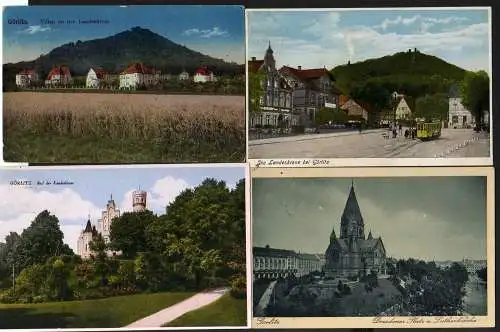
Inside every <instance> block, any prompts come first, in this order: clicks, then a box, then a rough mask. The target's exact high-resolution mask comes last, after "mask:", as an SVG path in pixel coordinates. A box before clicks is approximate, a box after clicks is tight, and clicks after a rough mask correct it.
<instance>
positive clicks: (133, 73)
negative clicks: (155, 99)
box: [120, 62, 157, 89]
mask: <svg viewBox="0 0 500 332" xmlns="http://www.w3.org/2000/svg"><path fill="white" fill-rule="evenodd" d="M156 81H157V75H156V74H155V72H154V70H153V69H151V68H147V67H145V66H144V65H143V64H142V63H139V62H136V63H134V64H132V65H131V66H129V67H128V68H127V69H125V70H124V71H123V72H122V73H121V74H120V89H137V88H138V87H140V86H143V85H144V86H150V85H153V84H154V83H155V82H156Z"/></svg>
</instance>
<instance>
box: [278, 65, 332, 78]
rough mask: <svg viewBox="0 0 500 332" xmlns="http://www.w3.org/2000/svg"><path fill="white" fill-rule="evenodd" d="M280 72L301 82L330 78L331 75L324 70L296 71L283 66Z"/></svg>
mask: <svg viewBox="0 0 500 332" xmlns="http://www.w3.org/2000/svg"><path fill="white" fill-rule="evenodd" d="M280 71H287V72H289V73H291V74H292V75H294V76H295V77H297V78H298V79H299V80H302V81H307V80H311V79H316V78H320V77H323V76H329V77H330V78H331V74H330V72H329V71H328V70H326V68H314V69H297V68H292V67H288V66H283V67H281V69H280Z"/></svg>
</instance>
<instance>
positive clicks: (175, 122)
mask: <svg viewBox="0 0 500 332" xmlns="http://www.w3.org/2000/svg"><path fill="white" fill-rule="evenodd" d="M3 20H4V23H3V49H4V51H3V90H4V93H3V100H4V103H3V139H4V150H3V155H4V160H5V161H7V162H30V163H42V164H46V163H51V164H53V163H57V164H75V163H76V164H88V163H105V164H117V163H205V162H214V163H216V162H244V161H245V160H246V133H245V65H244V61H245V60H244V58H245V54H244V53H245V51H244V48H245V44H244V9H243V7H241V6H55V7H47V6H39V7H26V6H24V7H7V8H6V9H5V10H4V11H3Z"/></svg>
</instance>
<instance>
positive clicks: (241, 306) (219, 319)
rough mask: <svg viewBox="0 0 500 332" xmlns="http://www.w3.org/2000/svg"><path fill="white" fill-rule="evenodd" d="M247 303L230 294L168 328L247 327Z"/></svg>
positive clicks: (174, 322)
mask: <svg viewBox="0 0 500 332" xmlns="http://www.w3.org/2000/svg"><path fill="white" fill-rule="evenodd" d="M246 324H247V301H246V300H245V299H235V298H233V297H232V296H231V295H230V294H229V293H228V294H226V295H224V296H223V297H221V298H220V299H218V300H217V301H215V302H214V303H211V304H209V305H207V306H205V307H203V308H200V309H197V310H194V311H191V312H188V313H187V314H185V315H183V316H181V317H179V318H177V319H176V320H174V321H172V322H170V323H168V324H166V325H164V326H166V327H183V326H185V327H189V326H246Z"/></svg>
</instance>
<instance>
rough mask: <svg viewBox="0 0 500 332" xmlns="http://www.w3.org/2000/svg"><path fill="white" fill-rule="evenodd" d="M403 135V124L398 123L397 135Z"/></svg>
mask: <svg viewBox="0 0 500 332" xmlns="http://www.w3.org/2000/svg"><path fill="white" fill-rule="evenodd" d="M402 135H403V126H402V125H401V124H399V136H402Z"/></svg>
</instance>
